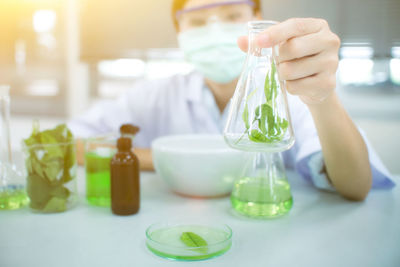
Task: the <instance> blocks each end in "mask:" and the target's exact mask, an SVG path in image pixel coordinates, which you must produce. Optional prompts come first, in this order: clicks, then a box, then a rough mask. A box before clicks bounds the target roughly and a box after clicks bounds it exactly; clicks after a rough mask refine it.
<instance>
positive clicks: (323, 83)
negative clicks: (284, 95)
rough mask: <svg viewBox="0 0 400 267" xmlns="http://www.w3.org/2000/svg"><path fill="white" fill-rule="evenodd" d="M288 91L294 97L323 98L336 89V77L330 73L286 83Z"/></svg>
mask: <svg viewBox="0 0 400 267" xmlns="http://www.w3.org/2000/svg"><path fill="white" fill-rule="evenodd" d="M285 84H286V90H287V91H288V93H290V94H292V95H301V96H308V97H310V98H316V99H317V98H323V97H325V95H326V94H328V92H331V91H332V90H333V89H335V88H336V77H335V75H331V74H330V73H325V72H322V73H319V74H317V75H313V76H309V77H306V78H302V79H298V80H292V81H286V83H285Z"/></svg>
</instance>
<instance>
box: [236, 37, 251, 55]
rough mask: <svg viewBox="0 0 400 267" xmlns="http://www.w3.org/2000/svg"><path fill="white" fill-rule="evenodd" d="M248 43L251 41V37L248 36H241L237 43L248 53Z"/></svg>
mask: <svg viewBox="0 0 400 267" xmlns="http://www.w3.org/2000/svg"><path fill="white" fill-rule="evenodd" d="M248 43H249V39H248V38H247V36H240V37H239V38H238V40H237V44H238V46H239V48H240V49H241V50H242V51H243V52H246V53H247V49H248Z"/></svg>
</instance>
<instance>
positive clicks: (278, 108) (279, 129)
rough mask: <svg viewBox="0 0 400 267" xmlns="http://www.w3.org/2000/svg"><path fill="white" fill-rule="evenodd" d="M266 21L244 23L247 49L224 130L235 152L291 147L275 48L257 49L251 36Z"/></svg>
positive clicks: (264, 27)
mask: <svg viewBox="0 0 400 267" xmlns="http://www.w3.org/2000/svg"><path fill="white" fill-rule="evenodd" d="M274 24H275V23H274V22H270V21H251V22H249V23H248V32H249V48H248V53H247V58H246V61H245V66H244V68H243V71H242V73H241V76H240V78H239V81H238V84H237V87H236V90H235V93H234V96H233V99H232V103H231V106H230V110H229V117H228V120H227V124H226V127H225V130H224V137H225V140H226V142H227V143H228V144H229V145H230V146H232V147H233V148H236V149H241V150H248V151H268V152H278V151H284V150H287V149H289V148H290V147H291V146H292V145H293V144H294V135H293V129H292V126H291V121H290V115H289V109H288V105H287V98H286V90H285V87H284V84H283V82H280V81H279V77H278V73H277V71H276V61H275V54H276V51H277V49H274V51H273V49H272V48H259V47H258V46H257V45H256V43H255V41H254V40H255V37H256V36H257V35H258V34H259V33H260V32H262V31H264V30H265V29H267V28H268V27H269V26H271V25H274Z"/></svg>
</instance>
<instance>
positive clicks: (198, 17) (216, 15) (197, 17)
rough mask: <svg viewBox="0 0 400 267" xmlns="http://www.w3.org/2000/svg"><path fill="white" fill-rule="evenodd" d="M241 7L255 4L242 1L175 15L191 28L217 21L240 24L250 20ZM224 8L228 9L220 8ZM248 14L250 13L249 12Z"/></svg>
mask: <svg viewBox="0 0 400 267" xmlns="http://www.w3.org/2000/svg"><path fill="white" fill-rule="evenodd" d="M240 5H249V6H251V7H254V2H253V1H251V0H240V1H226V2H220V3H212V4H207V5H201V6H195V7H190V8H185V9H182V10H179V11H177V12H176V14H175V15H176V19H177V20H178V21H179V22H180V23H184V24H186V25H190V26H191V27H196V26H197V27H200V26H204V25H205V24H208V23H210V22H216V21H220V22H228V23H230V22H240V21H241V20H243V19H244V20H246V19H249V17H248V16H249V14H246V13H245V11H244V10H243V9H242V8H240ZM224 6H226V8H219V7H224ZM247 13H249V12H248V11H247ZM251 15H252V14H251ZM243 17H244V18H243Z"/></svg>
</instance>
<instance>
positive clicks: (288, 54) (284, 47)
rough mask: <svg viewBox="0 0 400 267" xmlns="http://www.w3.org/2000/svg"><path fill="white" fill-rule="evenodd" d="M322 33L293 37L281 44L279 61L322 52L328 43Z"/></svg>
mask: <svg viewBox="0 0 400 267" xmlns="http://www.w3.org/2000/svg"><path fill="white" fill-rule="evenodd" d="M321 35H322V34H321V33H320V32H318V33H313V34H307V35H304V36H300V37H296V38H291V39H289V40H287V41H286V42H284V43H282V44H281V45H280V46H279V57H278V58H277V60H278V62H279V63H281V62H285V61H290V60H293V59H297V58H302V57H306V56H312V55H315V54H318V53H320V52H322V51H323V50H324V49H325V47H326V45H325V43H324V41H325V40H323V38H321Z"/></svg>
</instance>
